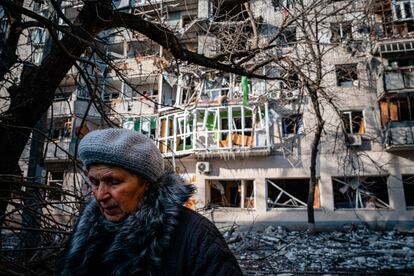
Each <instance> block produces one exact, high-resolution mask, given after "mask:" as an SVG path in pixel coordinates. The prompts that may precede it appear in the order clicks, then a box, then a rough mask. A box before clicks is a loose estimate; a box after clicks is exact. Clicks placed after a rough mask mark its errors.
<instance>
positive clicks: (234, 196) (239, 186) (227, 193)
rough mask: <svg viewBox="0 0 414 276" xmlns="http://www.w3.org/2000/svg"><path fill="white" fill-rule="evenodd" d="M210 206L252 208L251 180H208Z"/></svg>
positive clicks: (252, 190)
mask: <svg viewBox="0 0 414 276" xmlns="http://www.w3.org/2000/svg"><path fill="white" fill-rule="evenodd" d="M209 187H210V204H213V205H215V206H222V207H234V208H254V206H255V205H254V182H253V181H252V180H236V181H234V180H232V181H226V180H210V181H209Z"/></svg>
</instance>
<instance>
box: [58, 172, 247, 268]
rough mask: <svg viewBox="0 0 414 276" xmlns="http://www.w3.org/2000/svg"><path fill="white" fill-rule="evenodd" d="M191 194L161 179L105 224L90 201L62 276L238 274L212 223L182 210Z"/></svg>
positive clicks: (174, 180)
mask: <svg viewBox="0 0 414 276" xmlns="http://www.w3.org/2000/svg"><path fill="white" fill-rule="evenodd" d="M192 192H193V188H192V187H191V186H189V185H184V184H183V183H182V181H181V179H180V178H179V177H177V176H176V175H174V174H165V175H164V177H163V178H162V179H161V180H160V181H159V183H157V184H156V185H153V186H152V187H151V188H150V189H149V190H148V191H147V192H146V194H145V196H144V199H143V201H142V202H141V204H140V209H139V210H138V211H137V213H135V214H134V215H131V216H129V217H128V218H127V219H126V220H125V221H124V222H122V223H120V224H114V223H110V222H108V221H106V220H105V219H104V218H103V216H102V215H101V213H100V210H99V207H98V205H97V203H96V202H95V201H94V200H92V201H91V202H90V203H89V204H88V205H87V206H86V207H85V209H84V211H83V212H82V214H81V215H80V218H79V220H78V223H77V225H76V227H75V230H74V232H73V234H72V237H71V239H70V241H69V247H68V253H67V255H66V258H65V260H64V267H63V270H62V275H242V272H241V270H240V267H239V265H238V264H237V261H236V259H235V257H234V256H233V254H232V253H231V251H230V249H229V248H228V246H227V244H226V242H225V241H224V239H223V237H222V235H221V234H220V232H219V231H218V230H217V228H216V227H215V226H214V224H212V223H211V222H210V221H209V220H208V219H206V218H205V217H203V216H201V215H199V214H198V213H196V212H194V211H192V210H190V209H187V208H185V207H183V204H184V203H185V202H186V201H187V199H188V198H189V197H190V196H191V193H192Z"/></svg>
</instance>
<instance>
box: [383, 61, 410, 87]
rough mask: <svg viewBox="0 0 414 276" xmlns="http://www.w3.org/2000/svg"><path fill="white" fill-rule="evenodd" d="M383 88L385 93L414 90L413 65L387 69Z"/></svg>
mask: <svg viewBox="0 0 414 276" xmlns="http://www.w3.org/2000/svg"><path fill="white" fill-rule="evenodd" d="M384 90H385V92H386V93H392V92H411V91H414V66H407V67H398V68H389V69H387V70H386V71H385V74H384Z"/></svg>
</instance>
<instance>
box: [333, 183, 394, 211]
mask: <svg viewBox="0 0 414 276" xmlns="http://www.w3.org/2000/svg"><path fill="white" fill-rule="evenodd" d="M332 185H333V191H334V206H335V209H360V208H368V209H387V208H389V205H388V204H389V199H388V187H387V177H386V176H361V177H332Z"/></svg>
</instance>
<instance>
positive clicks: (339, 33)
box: [330, 21, 352, 43]
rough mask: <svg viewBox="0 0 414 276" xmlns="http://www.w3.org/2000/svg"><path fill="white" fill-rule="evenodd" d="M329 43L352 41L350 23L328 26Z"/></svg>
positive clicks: (334, 23) (336, 23)
mask: <svg viewBox="0 0 414 276" xmlns="http://www.w3.org/2000/svg"><path fill="white" fill-rule="evenodd" d="M330 31H331V39H330V42H331V43H338V42H343V41H347V40H352V21H343V22H332V23H331V24H330Z"/></svg>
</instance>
